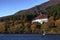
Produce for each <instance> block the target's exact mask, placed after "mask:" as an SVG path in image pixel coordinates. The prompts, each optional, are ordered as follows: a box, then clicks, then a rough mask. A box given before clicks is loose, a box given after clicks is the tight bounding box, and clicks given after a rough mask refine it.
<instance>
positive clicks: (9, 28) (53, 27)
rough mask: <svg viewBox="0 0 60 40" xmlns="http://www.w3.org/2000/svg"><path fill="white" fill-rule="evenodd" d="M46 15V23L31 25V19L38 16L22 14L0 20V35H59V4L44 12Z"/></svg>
mask: <svg viewBox="0 0 60 40" xmlns="http://www.w3.org/2000/svg"><path fill="white" fill-rule="evenodd" d="M44 13H45V14H48V15H49V16H50V17H49V20H48V22H47V23H43V24H40V23H32V22H31V21H32V19H34V18H35V17H37V16H38V15H39V14H36V13H35V14H34V15H32V14H28V13H26V14H23V15H15V16H13V15H12V16H9V17H7V18H1V19H0V33H7V34H14V33H15V34H16V33H18V34H42V33H44V32H45V33H46V34H60V4H58V5H56V6H53V7H50V8H47V9H46V10H45V12H44Z"/></svg>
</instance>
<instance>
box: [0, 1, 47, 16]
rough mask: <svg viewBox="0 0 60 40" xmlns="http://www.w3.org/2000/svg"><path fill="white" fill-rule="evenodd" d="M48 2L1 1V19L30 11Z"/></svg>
mask: <svg viewBox="0 0 60 40" xmlns="http://www.w3.org/2000/svg"><path fill="white" fill-rule="evenodd" d="M46 1H48V0H0V17H3V16H8V15H13V14H14V13H16V12H18V11H20V10H25V9H29V8H31V7H34V6H36V5H39V4H42V3H44V2H46Z"/></svg>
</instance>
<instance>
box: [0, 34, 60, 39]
mask: <svg viewBox="0 0 60 40" xmlns="http://www.w3.org/2000/svg"><path fill="white" fill-rule="evenodd" d="M0 40H60V35H40V34H0Z"/></svg>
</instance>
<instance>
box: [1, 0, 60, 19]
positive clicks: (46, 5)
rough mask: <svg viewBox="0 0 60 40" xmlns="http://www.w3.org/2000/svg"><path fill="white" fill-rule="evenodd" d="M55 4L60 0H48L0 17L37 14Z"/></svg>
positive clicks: (59, 2)
mask: <svg viewBox="0 0 60 40" xmlns="http://www.w3.org/2000/svg"><path fill="white" fill-rule="evenodd" d="M57 4H60V0H50V1H47V2H45V3H43V4H40V5H37V6H35V7H32V8H30V9H26V10H21V11H18V12H16V13H15V14H14V15H10V16H5V17H1V18H0V19H3V20H4V19H5V18H6V19H8V18H10V17H14V16H16V15H26V14H28V15H39V13H40V12H45V10H46V9H50V8H51V7H52V6H55V5H57Z"/></svg>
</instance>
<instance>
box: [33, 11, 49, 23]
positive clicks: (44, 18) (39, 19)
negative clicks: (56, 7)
mask: <svg viewBox="0 0 60 40" xmlns="http://www.w3.org/2000/svg"><path fill="white" fill-rule="evenodd" d="M34 22H35V23H36V22H38V23H40V24H42V23H43V22H48V15H46V14H43V13H42V12H40V14H39V16H37V17H36V18H34V19H33V20H32V23H34Z"/></svg>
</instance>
